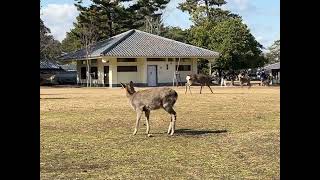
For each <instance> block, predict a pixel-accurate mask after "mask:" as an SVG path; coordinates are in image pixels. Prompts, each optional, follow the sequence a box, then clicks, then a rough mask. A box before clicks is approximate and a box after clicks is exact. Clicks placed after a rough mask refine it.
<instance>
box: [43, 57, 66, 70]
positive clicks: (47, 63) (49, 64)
mask: <svg viewBox="0 0 320 180" xmlns="http://www.w3.org/2000/svg"><path fill="white" fill-rule="evenodd" d="M40 69H61V67H60V65H59V64H58V63H57V62H55V61H52V60H48V59H43V60H40Z"/></svg>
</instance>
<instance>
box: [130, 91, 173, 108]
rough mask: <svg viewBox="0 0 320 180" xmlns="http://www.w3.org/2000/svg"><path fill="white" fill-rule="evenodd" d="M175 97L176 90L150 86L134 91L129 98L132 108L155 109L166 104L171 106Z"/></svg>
mask: <svg viewBox="0 0 320 180" xmlns="http://www.w3.org/2000/svg"><path fill="white" fill-rule="evenodd" d="M177 98H178V94H177V92H176V91H175V90H173V89H171V88H152V89H146V90H142V91H138V92H136V93H135V94H134V95H133V96H132V98H131V105H132V107H133V108H134V109H137V108H139V109H142V108H147V109H149V110H155V109H159V108H162V107H163V106H167V105H171V106H173V105H174V104H175V102H176V100H177Z"/></svg>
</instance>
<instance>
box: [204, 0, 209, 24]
mask: <svg viewBox="0 0 320 180" xmlns="http://www.w3.org/2000/svg"><path fill="white" fill-rule="evenodd" d="M204 3H205V5H206V11H207V18H208V20H210V12H209V3H208V0H205V1H204Z"/></svg>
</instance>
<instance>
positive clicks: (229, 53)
mask: <svg viewBox="0 0 320 180" xmlns="http://www.w3.org/2000/svg"><path fill="white" fill-rule="evenodd" d="M208 48H209V49H214V50H216V51H218V52H220V57H219V58H218V59H217V61H216V66H218V67H220V68H223V69H233V70H237V69H243V68H255V67H260V66H262V65H264V64H265V63H266V59H265V58H264V57H263V56H262V51H261V48H262V45H261V44H259V42H257V41H256V40H255V38H254V36H253V35H252V34H251V33H250V31H249V29H248V27H247V26H246V25H245V24H243V23H242V21H241V20H240V19H232V18H231V19H227V20H224V21H222V22H220V23H218V24H217V25H216V26H213V27H212V28H211V29H210V31H209V40H208Z"/></svg>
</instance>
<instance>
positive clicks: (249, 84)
mask: <svg viewBox="0 0 320 180" xmlns="http://www.w3.org/2000/svg"><path fill="white" fill-rule="evenodd" d="M248 86H249V87H248V89H250V88H251V83H250V81H248Z"/></svg>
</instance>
